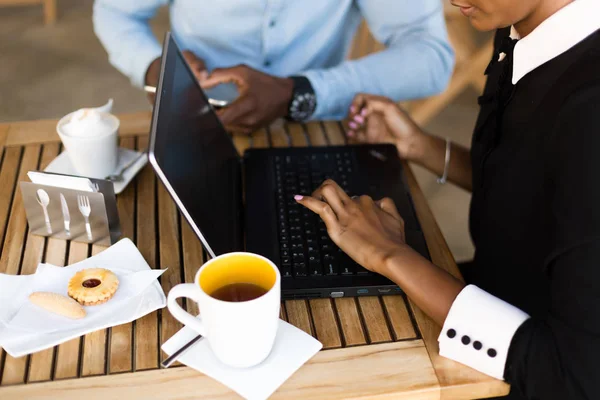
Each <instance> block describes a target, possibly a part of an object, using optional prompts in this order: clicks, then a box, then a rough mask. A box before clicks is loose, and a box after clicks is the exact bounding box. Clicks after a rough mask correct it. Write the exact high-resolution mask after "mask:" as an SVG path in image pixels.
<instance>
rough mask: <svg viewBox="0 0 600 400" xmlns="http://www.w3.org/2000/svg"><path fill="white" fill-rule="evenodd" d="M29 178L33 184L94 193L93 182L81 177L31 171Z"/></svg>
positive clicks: (28, 173) (28, 174)
mask: <svg viewBox="0 0 600 400" xmlns="http://www.w3.org/2000/svg"><path fill="white" fill-rule="evenodd" d="M27 176H28V177H29V179H30V180H31V182H33V183H37V184H39V185H46V186H55V187H61V188H65V189H73V190H81V191H83V192H94V191H95V190H94V186H93V184H92V181H90V180H89V179H88V178H82V177H79V176H64V175H53V174H45V173H43V172H39V171H29V172H27Z"/></svg>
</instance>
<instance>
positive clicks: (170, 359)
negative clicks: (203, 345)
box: [160, 335, 203, 368]
mask: <svg viewBox="0 0 600 400" xmlns="http://www.w3.org/2000/svg"><path fill="white" fill-rule="evenodd" d="M202 338H203V336H202V335H198V336H196V337H195V338H193V339H192V340H190V341H189V342H187V343H186V344H184V345H183V346H182V347H181V348H180V349H179V350H177V351H176V352H175V353H173V354H171V355H170V356H169V357H167V358H166V359H165V360H164V361H163V362H161V363H160V366H161V367H163V368H169V367H170V366H171V364H173V363H174V362H175V361H177V359H178V358H179V356H180V355H182V354H183V353H185V352H186V351H188V350H189V349H190V348H191V347H192V346H193V345H195V344H196V342H198V341H199V340H200V339H202Z"/></svg>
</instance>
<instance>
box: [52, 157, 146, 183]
mask: <svg viewBox="0 0 600 400" xmlns="http://www.w3.org/2000/svg"><path fill="white" fill-rule="evenodd" d="M140 154H141V153H140V152H139V151H135V150H129V149H125V148H123V147H119V164H118V165H117V169H116V171H115V173H117V172H118V171H120V170H121V168H123V167H124V166H125V165H127V164H128V163H129V162H130V161H132V160H134V159H135V158H136V157H138V156H139V155H140ZM147 162H148V157H141V158H140V159H139V160H137V161H136V162H135V164H133V165H132V166H131V167H129V168H128V169H127V170H126V171H125V172H124V173H123V180H122V181H121V182H113V185H114V187H115V194H119V193H121V192H122V191H123V190H125V188H126V187H127V185H128V184H129V182H131V181H132V180H133V178H134V177H135V176H136V175H137V173H138V172H140V170H141V169H142V168H144V166H145V165H146V163H147ZM44 171H46V172H53V173H55V174H64V175H75V176H78V174H77V171H75V168H73V164H71V160H70V159H69V155H68V154H67V152H66V151H63V152H62V153H60V155H59V156H58V157H56V158H55V159H54V160H52V162H51V163H50V164H48V166H47V167H46V169H45V170H44Z"/></svg>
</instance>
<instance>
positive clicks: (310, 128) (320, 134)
mask: <svg viewBox="0 0 600 400" xmlns="http://www.w3.org/2000/svg"><path fill="white" fill-rule="evenodd" d="M304 129H306V132H307V134H308V138H309V140H310V145H311V146H327V144H328V143H327V136H325V132H324V131H323V128H322V127H321V123H320V122H309V123H307V124H305V125H304Z"/></svg>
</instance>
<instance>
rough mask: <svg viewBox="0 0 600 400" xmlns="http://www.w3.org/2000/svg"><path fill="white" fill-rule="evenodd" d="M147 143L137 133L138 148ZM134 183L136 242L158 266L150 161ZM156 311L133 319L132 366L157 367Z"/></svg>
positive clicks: (152, 264)
mask: <svg viewBox="0 0 600 400" xmlns="http://www.w3.org/2000/svg"><path fill="white" fill-rule="evenodd" d="M147 147H148V138H147V137H140V138H139V139H138V150H145V149H146V148H147ZM135 185H136V189H137V200H136V202H137V212H136V244H137V247H138V249H139V250H140V253H142V255H143V256H144V259H145V260H146V262H147V263H148V265H150V268H158V259H157V242H158V232H157V230H156V223H157V222H156V214H157V212H158V210H157V205H156V177H155V175H154V172H153V171H152V168H151V167H150V166H149V165H147V166H146V167H144V169H143V170H142V171H140V173H139V174H138V176H137V178H136V181H135ZM159 314H160V311H154V312H152V313H150V314H148V315H146V316H144V317H142V318H140V319H138V320H137V321H135V324H134V325H135V332H134V333H135V334H134V344H133V345H134V349H133V351H134V370H138V371H139V370H145V369H151V368H158V362H159V361H158V358H159V349H158V343H159V334H158V315H159Z"/></svg>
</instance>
